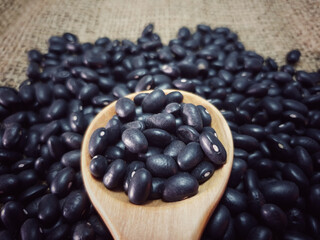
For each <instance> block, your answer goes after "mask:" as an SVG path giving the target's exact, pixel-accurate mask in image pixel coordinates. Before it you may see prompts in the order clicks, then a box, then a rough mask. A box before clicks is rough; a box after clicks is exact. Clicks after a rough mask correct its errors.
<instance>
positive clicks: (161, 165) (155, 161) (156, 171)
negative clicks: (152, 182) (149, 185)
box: [146, 154, 178, 178]
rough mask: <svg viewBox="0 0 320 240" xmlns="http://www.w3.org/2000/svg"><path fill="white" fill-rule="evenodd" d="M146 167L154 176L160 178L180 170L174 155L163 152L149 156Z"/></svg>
mask: <svg viewBox="0 0 320 240" xmlns="http://www.w3.org/2000/svg"><path fill="white" fill-rule="evenodd" d="M146 167H147V169H148V170H149V171H150V172H151V174H152V176H154V177H160V178H167V177H170V176H172V175H174V174H176V173H177V172H178V165H177V163H176V161H175V160H174V159H173V158H172V157H170V156H168V155H163V154H157V155H153V156H150V157H148V158H147V161H146Z"/></svg>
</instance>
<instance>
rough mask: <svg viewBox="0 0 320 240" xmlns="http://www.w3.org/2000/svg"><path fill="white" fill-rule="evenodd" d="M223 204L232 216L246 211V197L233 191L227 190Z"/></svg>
mask: <svg viewBox="0 0 320 240" xmlns="http://www.w3.org/2000/svg"><path fill="white" fill-rule="evenodd" d="M222 204H224V205H225V206H226V207H227V208H228V209H229V211H230V212H231V214H232V215H235V214H238V213H241V212H244V211H245V210H246V209H247V196H246V195H245V194H243V193H241V192H238V191H237V190H235V189H232V188H227V189H226V191H225V193H224V195H223V197H222Z"/></svg>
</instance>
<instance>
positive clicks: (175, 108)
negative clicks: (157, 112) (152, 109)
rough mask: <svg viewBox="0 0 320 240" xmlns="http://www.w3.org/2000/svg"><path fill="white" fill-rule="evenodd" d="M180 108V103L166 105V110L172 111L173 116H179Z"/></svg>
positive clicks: (167, 111)
mask: <svg viewBox="0 0 320 240" xmlns="http://www.w3.org/2000/svg"><path fill="white" fill-rule="evenodd" d="M180 109H181V105H180V104H179V103H176V102H172V103H169V104H168V105H167V106H166V107H165V109H164V112H166V113H170V114H172V115H173V116H175V117H177V116H178V115H179V114H180Z"/></svg>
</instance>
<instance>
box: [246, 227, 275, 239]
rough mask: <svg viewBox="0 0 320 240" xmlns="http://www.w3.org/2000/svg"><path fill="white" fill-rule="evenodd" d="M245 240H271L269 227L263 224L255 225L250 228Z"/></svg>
mask: <svg viewBox="0 0 320 240" xmlns="http://www.w3.org/2000/svg"><path fill="white" fill-rule="evenodd" d="M246 239H247V240H271V239H272V232H271V230H270V229H269V228H267V227H264V226H257V227H254V228H252V229H251V230H250V232H249V234H248V236H247V238H246Z"/></svg>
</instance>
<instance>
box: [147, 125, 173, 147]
mask: <svg viewBox="0 0 320 240" xmlns="http://www.w3.org/2000/svg"><path fill="white" fill-rule="evenodd" d="M143 134H144V135H145V137H146V138H147V140H148V143H149V145H151V146H155V147H162V148H163V147H166V146H167V145H168V144H169V143H170V142H171V139H172V138H171V135H170V134H169V133H168V132H167V131H165V130H162V129H158V128H149V129H146V130H144V131H143Z"/></svg>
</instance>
